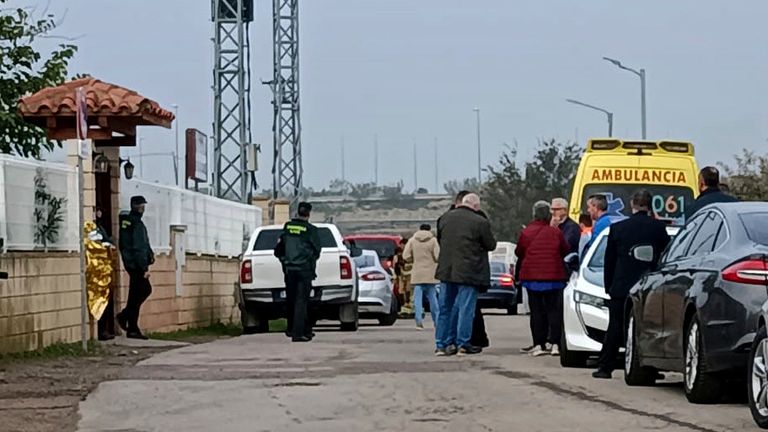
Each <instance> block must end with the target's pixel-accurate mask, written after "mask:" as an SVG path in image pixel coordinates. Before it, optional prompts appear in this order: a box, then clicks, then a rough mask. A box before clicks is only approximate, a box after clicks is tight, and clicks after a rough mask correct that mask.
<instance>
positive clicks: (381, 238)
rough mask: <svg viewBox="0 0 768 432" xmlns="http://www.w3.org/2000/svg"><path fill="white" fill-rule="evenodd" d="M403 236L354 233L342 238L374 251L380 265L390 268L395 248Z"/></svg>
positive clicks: (395, 252) (356, 245)
mask: <svg viewBox="0 0 768 432" xmlns="http://www.w3.org/2000/svg"><path fill="white" fill-rule="evenodd" d="M402 239H403V238H402V237H401V236H399V235H386V234H355V235H349V236H346V237H344V240H345V241H347V242H349V243H350V245H354V246H355V247H358V248H360V249H365V250H372V251H376V254H377V255H378V256H379V259H380V260H381V265H382V266H383V267H384V269H386V270H390V269H391V268H392V262H393V260H394V258H395V255H397V248H398V246H400V241H401V240H402Z"/></svg>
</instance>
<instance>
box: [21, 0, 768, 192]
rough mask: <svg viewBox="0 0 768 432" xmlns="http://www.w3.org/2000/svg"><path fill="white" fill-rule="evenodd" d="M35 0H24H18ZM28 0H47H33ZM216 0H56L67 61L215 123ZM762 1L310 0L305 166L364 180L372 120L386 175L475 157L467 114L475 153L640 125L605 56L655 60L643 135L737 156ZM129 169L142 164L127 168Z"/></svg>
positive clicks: (261, 28) (265, 31)
mask: <svg viewBox="0 0 768 432" xmlns="http://www.w3.org/2000/svg"><path fill="white" fill-rule="evenodd" d="M13 3H14V4H23V5H28V4H30V3H35V2H34V1H32V2H30V1H25V2H21V1H14V2H13ZM37 3H43V4H44V3H45V2H43V1H40V2H37ZM271 3H272V2H271V1H267V0H257V19H256V22H255V23H254V24H253V25H252V26H251V32H252V35H251V40H252V59H253V63H252V68H253V81H254V83H253V89H254V91H253V102H252V107H253V112H252V125H253V135H254V139H255V140H256V141H258V142H260V143H263V144H265V145H264V148H265V149H266V151H265V153H264V154H262V160H261V168H262V171H261V172H260V173H259V180H260V182H261V184H262V185H268V184H270V183H271V180H270V173H269V172H270V170H271V166H270V163H271V143H272V136H271V127H272V113H271V105H270V100H271V93H270V92H269V91H268V89H267V88H265V87H263V86H261V85H259V84H258V83H259V80H260V79H265V80H267V79H270V78H271V74H272V72H271V71H272V68H271V61H272V52H271V37H272V36H271ZM210 8H211V6H210V1H208V0H131V1H124V0H51V10H52V11H53V12H55V13H56V14H57V15H59V16H61V15H63V14H64V13H65V12H66V17H65V19H64V22H63V24H62V26H61V28H60V29H59V30H57V34H61V35H67V36H78V37H79V38H78V39H77V42H76V43H77V45H79V47H80V50H79V52H78V53H77V56H76V58H75V61H74V62H73V64H72V68H71V72H72V74H73V75H74V74H75V73H89V74H91V75H93V76H94V77H96V78H99V79H102V80H105V81H109V82H113V83H116V84H120V85H123V86H126V87H128V88H131V89H135V90H137V91H139V92H140V93H142V94H144V95H145V96H147V97H150V98H152V99H154V100H156V101H158V102H160V103H161V104H162V105H163V106H164V107H166V108H170V106H171V104H174V103H176V104H178V105H179V107H180V108H179V110H180V113H179V122H180V123H179V125H180V127H181V130H182V131H183V130H184V129H186V128H188V127H195V128H198V129H201V130H202V131H204V132H206V133H208V134H210V133H211V123H212V117H213V115H212V113H213V97H212V90H211V85H212V70H211V69H212V63H213V45H212V42H211V38H212V35H213V24H212V22H211V21H210ZM766 16H768V2H766V1H764V0H751V1H746V0H744V1H739V2H725V1H722V0H707V1H704V0H687V1H668V0H644V1H641V2H638V1H632V2H629V1H615V0H611V1H609V0H605V1H598V0H593V1H590V0H583V1H573V0H555V1H547V2H542V1H526V2H524V1H509V0H473V1H470V0H418V1H413V0H304V1H302V2H301V9H300V29H301V92H302V96H301V103H302V106H301V108H302V113H301V120H302V125H303V137H302V141H303V149H304V168H305V184H307V185H309V186H313V187H322V186H325V185H327V184H328V182H329V181H330V180H331V179H333V178H338V177H340V176H341V164H340V160H339V159H340V157H339V155H340V142H341V140H342V137H343V139H344V141H345V143H346V156H347V158H346V159H347V169H346V175H347V179H348V180H350V181H353V182H362V181H372V180H373V171H374V170H373V151H372V148H373V144H372V143H373V136H374V135H375V134H378V136H379V143H380V149H381V156H380V169H379V171H380V182H382V183H392V182H395V181H397V180H400V179H402V180H403V181H404V182H405V184H406V186H407V187H408V188H409V189H410V188H412V187H413V184H414V180H413V157H412V153H413V143H414V142H415V143H416V144H417V146H418V160H419V179H418V180H419V182H418V183H419V186H422V187H426V188H428V189H430V190H432V189H434V163H433V141H434V139H435V138H437V140H438V143H439V144H438V145H439V153H440V155H439V166H440V169H439V182H440V183H441V184H442V183H443V182H445V181H447V180H450V179H454V178H464V177H471V176H474V175H475V173H476V170H477V168H476V157H477V156H476V144H475V117H474V113H473V112H472V109H473V107H479V108H480V110H481V115H482V120H481V127H482V146H483V163H484V164H489V163H493V162H494V161H495V160H496V158H497V156H498V154H499V152H500V151H501V150H502V149H503V146H504V143H509V144H512V143H514V142H517V143H518V144H519V149H520V153H521V157H523V158H525V157H527V156H529V155H530V154H531V152H532V149H533V148H534V146H535V144H536V142H537V140H538V139H540V138H550V137H554V138H557V139H559V140H563V141H566V140H575V139H578V140H579V143H580V144H584V142H585V141H586V139H587V138H588V137H591V136H604V135H605V134H606V132H607V124H606V120H605V116H604V115H603V114H601V113H599V112H594V111H591V110H587V109H584V108H580V107H577V106H574V105H570V104H567V103H566V102H565V101H564V100H565V98H574V99H579V100H582V101H584V102H588V103H591V104H594V105H599V106H602V107H605V108H607V109H609V110H611V111H613V112H614V113H615V126H614V132H615V135H617V136H620V137H628V138H639V137H640V108H639V107H640V85H639V79H638V78H637V77H636V76H635V75H633V74H631V73H629V72H626V71H622V70H619V69H617V68H616V67H615V66H613V65H611V64H609V63H607V62H605V61H603V60H602V59H601V58H602V57H603V56H610V57H615V58H618V59H620V60H622V61H623V62H624V63H625V64H626V65H628V66H631V67H635V68H641V67H643V68H645V69H646V70H647V75H648V135H649V138H652V139H656V138H675V139H681V140H690V141H693V142H694V143H695V144H696V149H697V156H698V160H699V163H700V164H709V163H714V162H717V161H720V160H730V155H731V154H733V153H735V152H737V151H738V150H739V149H740V148H744V147H746V148H749V149H754V150H767V149H768V145H766V143H767V141H766V139H768V104H767V103H766V95H767V94H768V31H766V28H765V17H766ZM141 135H142V136H144V137H145V141H144V144H145V145H146V147H148V149H147V150H145V152H150V151H151V152H166V151H171V150H172V149H173V146H174V138H173V133H172V131H168V130H163V129H152V128H145V130H144V131H142V132H141ZM169 167H170V159H169V158H164V157H156V158H152V159H148V160H146V161H145V168H144V176H145V177H146V178H148V179H150V180H160V181H163V182H171V181H172V171H171V169H170V168H169ZM137 172H138V170H137Z"/></svg>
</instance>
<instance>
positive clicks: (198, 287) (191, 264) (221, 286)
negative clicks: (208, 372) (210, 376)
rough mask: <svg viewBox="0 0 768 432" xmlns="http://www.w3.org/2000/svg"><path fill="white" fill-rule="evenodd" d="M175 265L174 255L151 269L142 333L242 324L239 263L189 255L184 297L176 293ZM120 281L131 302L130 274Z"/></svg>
mask: <svg viewBox="0 0 768 432" xmlns="http://www.w3.org/2000/svg"><path fill="white" fill-rule="evenodd" d="M175 266H176V261H175V257H174V256H173V255H160V256H158V257H157V259H156V262H155V264H154V265H153V266H152V268H151V269H150V274H151V276H150V281H151V283H152V295H151V296H150V297H149V299H147V301H146V303H144V306H143V307H142V309H141V316H140V320H139V327H141V329H142V331H144V332H168V331H173V330H179V329H185V328H189V327H202V326H206V325H209V324H213V323H215V322H218V321H220V322H226V323H229V322H239V320H240V311H239V310H238V308H237V304H236V303H235V296H234V284H235V282H237V278H238V274H239V273H238V272H239V263H238V261H237V260H234V259H226V258H216V257H210V256H200V257H198V256H194V255H187V257H186V264H185V266H184V268H183V273H182V287H181V293H180V295H177V294H176V273H175ZM120 280H121V285H122V286H121V291H122V293H121V294H122V295H121V298H122V299H127V298H128V275H127V274H125V273H123V274H122V277H121V278H120ZM123 303H124V302H123Z"/></svg>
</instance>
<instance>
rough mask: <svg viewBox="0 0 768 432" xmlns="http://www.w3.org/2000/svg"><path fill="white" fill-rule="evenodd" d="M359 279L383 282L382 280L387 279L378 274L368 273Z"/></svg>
mask: <svg viewBox="0 0 768 432" xmlns="http://www.w3.org/2000/svg"><path fill="white" fill-rule="evenodd" d="M360 279H362V280H364V281H383V280H386V279H387V277H386V276H384V274H383V273H380V272H370V273H366V274H364V275H362V276H360Z"/></svg>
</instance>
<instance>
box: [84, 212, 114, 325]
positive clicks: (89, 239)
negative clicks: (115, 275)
mask: <svg viewBox="0 0 768 432" xmlns="http://www.w3.org/2000/svg"><path fill="white" fill-rule="evenodd" d="M83 230H84V234H85V236H84V237H85V258H86V270H85V286H86V288H87V289H88V310H89V311H91V316H92V317H93V319H95V320H98V319H99V318H101V315H102V314H103V313H104V309H105V308H106V307H107V302H108V301H109V285H110V284H111V283H112V256H111V255H112V251H111V249H110V246H111V245H110V244H109V243H106V242H104V239H103V238H102V236H101V234H100V233H99V231H98V229H97V228H96V224H95V223H94V222H92V221H89V222H86V223H85V227H84V229H83Z"/></svg>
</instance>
